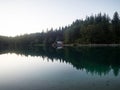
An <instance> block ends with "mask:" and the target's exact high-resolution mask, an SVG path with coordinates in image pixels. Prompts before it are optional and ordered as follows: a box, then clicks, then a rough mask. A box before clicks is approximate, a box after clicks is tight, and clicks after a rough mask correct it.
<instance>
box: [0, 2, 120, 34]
mask: <svg viewBox="0 0 120 90" xmlns="http://www.w3.org/2000/svg"><path fill="white" fill-rule="evenodd" d="M115 11H117V12H118V13H119V14H120V0H0V35H4V36H16V35H22V34H29V33H36V32H42V31H43V30H44V31H46V30H47V28H48V29H50V28H53V29H55V28H59V27H61V26H66V25H69V24H71V23H72V22H73V21H75V20H76V19H85V17H86V16H90V15H94V14H98V13H100V12H101V13H106V14H109V16H110V17H111V18H112V16H113V13H114V12H115Z"/></svg>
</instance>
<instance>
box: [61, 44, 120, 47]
mask: <svg viewBox="0 0 120 90" xmlns="http://www.w3.org/2000/svg"><path fill="white" fill-rule="evenodd" d="M63 46H64V47H74V46H75V47H84V46H89V47H107V46H109V47H118V46H120V44H64V45H63Z"/></svg>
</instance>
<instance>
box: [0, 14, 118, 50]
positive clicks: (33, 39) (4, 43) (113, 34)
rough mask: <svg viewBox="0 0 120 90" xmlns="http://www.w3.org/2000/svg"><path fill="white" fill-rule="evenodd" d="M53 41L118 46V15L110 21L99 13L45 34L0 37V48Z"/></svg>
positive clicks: (44, 43) (45, 43)
mask: <svg viewBox="0 0 120 90" xmlns="http://www.w3.org/2000/svg"><path fill="white" fill-rule="evenodd" d="M55 41H63V42H64V44H119V43H120V17H119V14H118V12H115V13H114V14H113V18H112V19H111V18H110V17H109V16H108V15H107V14H101V13H99V14H97V15H91V16H88V17H86V19H85V20H76V21H74V22H73V23H72V24H71V25H68V26H65V27H59V29H53V28H51V29H50V30H47V32H44V31H43V32H41V33H33V34H25V35H20V36H16V37H7V36H0V48H2V47H16V46H17V47H23V46H35V45H51V44H52V43H54V42H55Z"/></svg>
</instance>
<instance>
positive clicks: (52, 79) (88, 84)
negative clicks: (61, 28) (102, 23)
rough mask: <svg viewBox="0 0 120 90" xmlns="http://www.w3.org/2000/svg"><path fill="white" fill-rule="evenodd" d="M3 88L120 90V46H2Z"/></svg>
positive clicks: (0, 82)
mask: <svg viewBox="0 0 120 90" xmlns="http://www.w3.org/2000/svg"><path fill="white" fill-rule="evenodd" d="M0 90H120V47H79V48H63V49H54V48H44V47H43V48H40V47H33V48H21V49H0Z"/></svg>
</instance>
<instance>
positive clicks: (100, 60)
mask: <svg viewBox="0 0 120 90" xmlns="http://www.w3.org/2000/svg"><path fill="white" fill-rule="evenodd" d="M4 53H16V54H18V55H25V56H29V55H30V56H41V57H42V58H43V60H44V58H46V57H47V58H48V60H51V61H54V60H59V61H60V62H66V63H69V64H71V65H72V66H73V67H74V68H76V69H78V70H84V69H85V70H86V72H88V73H89V72H90V73H91V74H93V75H94V74H95V75H96V74H97V75H100V76H101V75H107V74H108V73H109V72H110V71H111V70H112V71H113V72H114V75H115V76H117V75H118V74H119V70H120V47H79V48H70V47H66V48H62V49H54V48H51V47H24V48H14V49H0V54H4Z"/></svg>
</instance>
